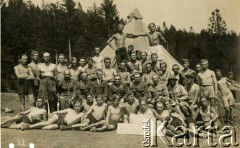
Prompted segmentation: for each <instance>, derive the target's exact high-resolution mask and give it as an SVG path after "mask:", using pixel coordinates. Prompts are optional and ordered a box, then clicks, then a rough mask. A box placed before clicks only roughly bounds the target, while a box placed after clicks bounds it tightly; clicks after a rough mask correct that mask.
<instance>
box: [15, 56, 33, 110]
mask: <svg viewBox="0 0 240 148" xmlns="http://www.w3.org/2000/svg"><path fill="white" fill-rule="evenodd" d="M19 61H20V63H19V64H18V65H17V66H15V67H14V72H15V74H16V76H17V89H18V95H19V98H20V104H21V111H25V110H26V108H25V95H27V96H28V99H29V103H30V105H31V106H32V107H34V99H33V88H32V83H31V81H30V80H33V79H34V76H33V73H32V70H31V68H30V67H29V66H28V65H27V61H28V57H27V55H26V54H23V55H21V57H20V59H19Z"/></svg>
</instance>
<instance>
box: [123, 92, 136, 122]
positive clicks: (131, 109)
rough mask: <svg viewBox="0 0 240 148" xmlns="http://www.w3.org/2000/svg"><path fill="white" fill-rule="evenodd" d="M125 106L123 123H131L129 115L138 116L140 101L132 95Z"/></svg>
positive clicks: (128, 97)
mask: <svg viewBox="0 0 240 148" xmlns="http://www.w3.org/2000/svg"><path fill="white" fill-rule="evenodd" d="M122 106H123V113H124V115H123V118H124V120H123V122H124V123H129V115H130V114H137V112H138V108H139V101H138V100H137V98H135V97H134V95H133V94H132V93H129V94H128V95H127V100H126V102H124V103H123V104H122Z"/></svg>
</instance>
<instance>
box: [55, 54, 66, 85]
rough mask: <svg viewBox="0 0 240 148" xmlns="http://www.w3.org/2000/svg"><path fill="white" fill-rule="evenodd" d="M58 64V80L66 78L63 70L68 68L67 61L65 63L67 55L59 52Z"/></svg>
mask: <svg viewBox="0 0 240 148" xmlns="http://www.w3.org/2000/svg"><path fill="white" fill-rule="evenodd" d="M58 62H59V63H58V65H57V66H56V77H57V78H56V80H57V82H60V81H63V80H64V75H63V72H64V71H65V70H66V69H67V66H66V63H65V55H64V54H59V56H58Z"/></svg>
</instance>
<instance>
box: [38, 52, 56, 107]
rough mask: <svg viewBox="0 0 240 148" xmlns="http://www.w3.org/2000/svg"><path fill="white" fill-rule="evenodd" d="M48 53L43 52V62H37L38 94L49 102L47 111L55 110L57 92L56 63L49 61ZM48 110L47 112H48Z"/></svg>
mask: <svg viewBox="0 0 240 148" xmlns="http://www.w3.org/2000/svg"><path fill="white" fill-rule="evenodd" d="M50 59H51V57H50V54H49V53H48V52H45V53H44V54H43V63H40V64H38V73H37V76H38V78H40V86H39V96H38V97H40V98H44V101H45V102H46V103H48V104H49V109H50V110H49V111H50V112H53V111H56V110H57V94H56V82H55V77H56V65H55V64H52V63H51V62H50ZM49 111H48V112H49Z"/></svg>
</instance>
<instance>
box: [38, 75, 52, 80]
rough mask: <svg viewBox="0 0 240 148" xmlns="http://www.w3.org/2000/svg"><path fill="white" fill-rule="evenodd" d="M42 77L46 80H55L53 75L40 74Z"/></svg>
mask: <svg viewBox="0 0 240 148" xmlns="http://www.w3.org/2000/svg"><path fill="white" fill-rule="evenodd" d="M41 78H42V79H48V80H55V79H54V77H51V76H42V77H41Z"/></svg>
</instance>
